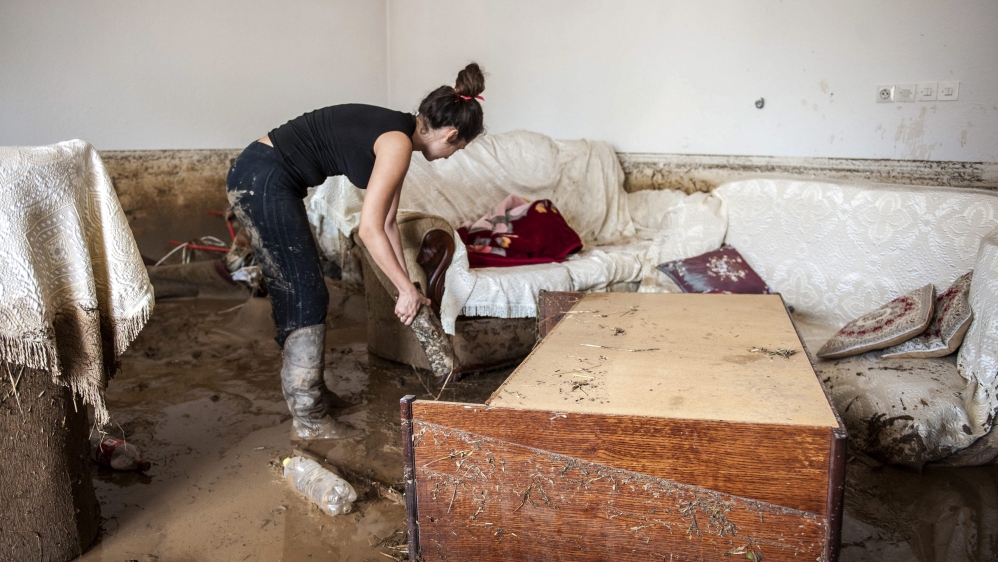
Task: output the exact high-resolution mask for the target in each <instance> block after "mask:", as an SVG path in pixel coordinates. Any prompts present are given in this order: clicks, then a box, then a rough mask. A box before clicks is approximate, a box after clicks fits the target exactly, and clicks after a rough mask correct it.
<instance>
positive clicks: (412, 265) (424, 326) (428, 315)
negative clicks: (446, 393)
mask: <svg viewBox="0 0 998 562" xmlns="http://www.w3.org/2000/svg"><path fill="white" fill-rule="evenodd" d="M395 220H396V222H397V223H398V227H399V238H400V239H401V240H403V244H402V255H403V257H404V258H405V267H406V269H407V270H408V272H409V279H410V280H411V281H412V282H413V283H415V284H416V285H417V286H418V287H420V290H421V291H424V296H425V290H424V288H425V287H428V286H429V283H428V282H427V278H426V272H425V271H423V268H422V267H421V266H420V265H419V263H418V262H417V261H416V260H417V258H418V257H419V251H420V247H421V245H422V244H421V243H422V240H423V237H424V236H426V234H427V233H428V232H430V231H431V230H438V229H441V230H445V231H447V232H450V230H451V229H450V225H449V224H447V222H446V221H444V220H443V219H441V218H440V217H437V216H434V215H430V214H427V213H419V212H414V211H400V212H399V213H397V215H396V218H395ZM353 239H354V242H355V243H356V244H357V245H358V246H360V248H361V249H362V251H363V252H364V259H365V261H366V262H367V264H368V265H369V266H370V267H369V268H365V270H364V271H365V272H368V271H370V272H371V273H373V274H374V277H375V279H376V280H377V283H378V284H379V285H380V286H381V288H382V289H383V290H384V291H385V292H386V293H387V294H388V296H389V297H390V299H391V300H390V301H389V302H388V303H386V304H387V305H388V306H391V307H392V309H393V311H394V306H393V303H394V301H395V300H396V299H398V288H396V287H395V284H394V283H392V282H391V280H389V279H388V276H387V275H385V273H384V271H382V270H381V268H380V267H378V266H377V264H376V263H374V259H373V258H372V257H371V254H370V253H369V252H368V251H367V246H365V245H364V241H363V240H362V239H361V237H360V235H359V234H355V235H354V237H353ZM373 282H374V281H373V280H370V279H368V278H367V276H365V283H373ZM372 289H373V287H371V286H370V285H368V290H372ZM393 316H394V314H393ZM372 327H377V323H372ZM409 327H410V329H411V330H412V333H413V334H414V335H415V336H416V340H417V341H418V342H419V345H420V347H422V349H423V353H424V354H425V355H426V358H427V360H428V361H429V364H430V368H431V370H432V371H433V374H434V375H435V376H436V377H438V378H441V379H443V378H445V377H448V376H449V375H450V374H451V372H452V371H453V370H454V350H453V348H452V345H451V342H450V340H449V339H448V338H446V337H444V330H443V327H441V326H440V318H439V317H438V316H437V315H436V314H434V313H433V311H432V310H431V309H430V308H429V307H427V306H422V307H420V309H419V312H418V313H417V314H416V317H415V318H413V320H412V324H410V326H409ZM368 335H369V337H368V341H378V342H381V343H384V342H386V336H388V335H389V334H385V333H373V334H372V333H369V334H368ZM388 341H391V340H390V339H388ZM389 358H392V357H389Z"/></svg>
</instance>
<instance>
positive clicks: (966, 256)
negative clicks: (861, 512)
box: [714, 179, 998, 468]
mask: <svg viewBox="0 0 998 562" xmlns="http://www.w3.org/2000/svg"><path fill="white" fill-rule="evenodd" d="M714 195H715V196H717V197H719V198H721V199H723V200H724V201H725V202H726V203H727V209H728V228H727V235H726V237H725V242H726V243H728V244H731V245H732V246H734V247H735V248H737V249H738V251H739V252H741V254H742V255H743V256H744V257H745V258H746V260H747V261H748V263H749V264H750V265H751V266H752V267H753V268H754V269H755V270H756V271H757V272H758V273H759V275H760V276H761V277H762V278H763V279H764V280H766V282H767V284H769V286H770V287H771V288H772V289H773V290H774V291H776V292H779V293H780V294H781V295H782V296H783V298H784V300H785V301H786V302H787V304H789V305H790V306H793V307H794V309H795V312H794V318H795V321H796V322H797V324H798V327H799V329H800V330H801V333H802V336H803V338H804V340H805V342H806V343H807V344H808V347H809V349H810V350H811V352H812V354H813V352H814V351H816V350H817V349H818V348H820V347H821V345H822V344H824V342H825V341H826V340H827V339H828V338H829V337H830V336H831V335H833V334H834V333H835V332H836V331H837V330H838V329H839V328H841V327H842V326H843V325H844V324H845V323H847V322H848V321H850V320H852V319H853V318H856V317H858V316H860V315H862V314H864V313H865V312H868V311H870V310H873V309H875V308H877V307H878V306H880V305H882V304H884V303H886V302H888V301H890V300H891V299H893V298H895V297H897V296H900V295H902V294H904V293H906V292H908V291H910V290H912V289H915V288H917V287H920V286H922V285H924V284H926V283H933V284H935V285H936V288H937V290H938V291H942V290H945V289H946V287H948V286H949V285H950V283H952V282H953V281H954V280H955V279H956V278H957V277H959V276H960V275H962V274H964V273H966V272H967V271H970V270H974V279H973V283H972V285H971V291H970V300H971V307H972V309H973V311H974V319H973V322H972V324H971V327H970V330H969V331H968V332H967V335H966V337H965V339H964V343H963V346H962V347H961V348H960V350H959V352H958V353H957V354H955V355H952V356H949V357H944V358H940V359H882V358H881V357H880V352H871V353H867V354H864V355H860V356H857V357H852V358H846V359H841V360H833V361H820V360H819V361H817V362H816V366H817V369H818V371H819V373H820V375H821V378H822V381H823V382H824V383H825V386H826V388H827V389H828V391H829V393H830V394H831V396H832V399H833V401H834V403H835V405H836V408H837V409H838V411H839V413H840V415H842V417H843V420H844V421H845V422H846V425H847V427H848V429H849V436H850V439H851V441H852V443H853V445H854V446H857V447H859V448H860V449H862V450H865V451H867V452H868V453H871V454H872V455H873V456H875V457H877V458H879V459H881V460H884V461H887V462H891V463H896V464H903V465H906V466H910V467H912V468H921V467H922V466H923V465H924V464H925V463H927V462H932V461H942V462H944V463H946V464H950V465H961V464H968V465H970V464H984V463H988V462H992V461H994V460H995V456H996V455H998V440H996V439H995V437H996V436H998V434H996V435H992V436H988V437H987V438H984V439H983V440H982V439H981V438H982V437H983V436H985V435H987V434H988V433H989V431H990V430H991V427H992V422H993V418H994V414H995V411H996V408H998V397H996V396H995V391H996V389H998V380H996V378H998V194H996V193H994V192H986V191H978V190H972V189H950V188H927V187H904V186H885V185H870V186H857V185H838V184H834V183H825V182H816V181H794V180H773V179H753V180H745V181H736V182H731V183H727V184H725V185H722V186H720V187H718V188H717V189H716V190H714ZM975 443H977V445H976V446H974V447H972V445H973V444H975Z"/></svg>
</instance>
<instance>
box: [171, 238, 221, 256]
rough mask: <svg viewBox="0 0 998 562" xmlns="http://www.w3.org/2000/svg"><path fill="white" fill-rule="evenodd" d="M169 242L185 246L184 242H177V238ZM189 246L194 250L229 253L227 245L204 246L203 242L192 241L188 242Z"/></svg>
mask: <svg viewBox="0 0 998 562" xmlns="http://www.w3.org/2000/svg"><path fill="white" fill-rule="evenodd" d="M169 242H170V244H172V245H174V246H183V245H184V242H177V241H176V240H170V241H169ZM187 247H188V248H190V249H192V250H204V251H206V252H219V253H222V254H227V253H229V249H228V248H226V247H225V246H204V245H202V244H190V243H188V244H187Z"/></svg>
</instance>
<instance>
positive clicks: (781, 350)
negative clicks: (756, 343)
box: [749, 347, 797, 359]
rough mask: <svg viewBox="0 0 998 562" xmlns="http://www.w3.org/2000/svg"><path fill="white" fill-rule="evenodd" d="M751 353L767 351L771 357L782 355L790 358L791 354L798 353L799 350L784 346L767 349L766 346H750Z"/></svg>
mask: <svg viewBox="0 0 998 562" xmlns="http://www.w3.org/2000/svg"><path fill="white" fill-rule="evenodd" d="M749 353H765V354H766V355H769V356H771V357H772V356H776V357H782V358H784V359H790V356H791V355H796V353H797V350H796V349H784V348H782V347H781V348H779V349H766V348H765V347H750V348H749Z"/></svg>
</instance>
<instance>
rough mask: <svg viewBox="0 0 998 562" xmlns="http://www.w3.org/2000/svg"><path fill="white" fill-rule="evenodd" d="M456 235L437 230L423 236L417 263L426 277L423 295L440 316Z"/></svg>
mask: <svg viewBox="0 0 998 562" xmlns="http://www.w3.org/2000/svg"><path fill="white" fill-rule="evenodd" d="M454 250H455V246H454V235H453V234H452V233H451V232H448V231H445V230H442V229H439V228H436V229H433V230H431V231H429V232H427V233H426V235H425V236H423V242H422V244H421V245H420V247H419V256H418V257H417V258H416V262H417V263H418V264H419V266H420V268H422V270H423V274H424V275H425V276H426V285H424V286H423V294H424V295H426V298H428V299H430V302H431V303H432V304H431V307H432V308H433V311H434V312H436V313H437V314H440V303H441V302H442V301H443V299H444V279H445V278H446V275H447V268H448V267H450V263H451V260H453V259H454Z"/></svg>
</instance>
